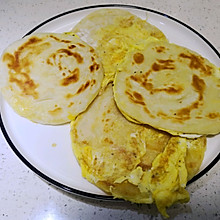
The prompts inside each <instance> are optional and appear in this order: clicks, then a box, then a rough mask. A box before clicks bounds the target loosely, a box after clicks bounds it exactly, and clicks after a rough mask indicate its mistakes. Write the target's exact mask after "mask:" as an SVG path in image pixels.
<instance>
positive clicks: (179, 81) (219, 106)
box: [114, 41, 220, 135]
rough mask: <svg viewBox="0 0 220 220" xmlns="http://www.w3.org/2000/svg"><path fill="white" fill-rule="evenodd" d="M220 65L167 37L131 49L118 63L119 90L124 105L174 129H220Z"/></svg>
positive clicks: (129, 112) (143, 119)
mask: <svg viewBox="0 0 220 220" xmlns="http://www.w3.org/2000/svg"><path fill="white" fill-rule="evenodd" d="M219 94H220V72H219V68H218V67H216V66H215V65H214V64H212V63H210V62H209V61H208V60H207V59H205V58H203V57H202V56H200V55H199V54H197V53H196V52H193V51H191V50H189V49H187V48H184V47H181V46H178V45H175V44H170V43H168V42H162V41H158V42H152V43H149V44H148V45H146V47H145V48H144V49H142V50H139V49H134V50H132V51H131V52H130V53H129V54H128V55H127V56H126V58H125V59H124V62H123V63H122V64H121V65H120V66H119V67H118V70H117V74H116V77H115V81H114V96H115V100H116V103H117V106H118V107H119V109H120V111H121V112H122V113H123V114H125V115H126V116H127V118H131V119H133V120H134V121H137V122H139V123H142V124H149V125H151V126H153V127H155V128H157V129H161V130H165V131H168V132H170V133H172V134H183V133H186V134H199V135H206V134H217V133H219V132H220V96H219Z"/></svg>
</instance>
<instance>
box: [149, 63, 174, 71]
mask: <svg viewBox="0 0 220 220" xmlns="http://www.w3.org/2000/svg"><path fill="white" fill-rule="evenodd" d="M151 68H152V70H153V71H155V72H157V71H161V70H173V69H175V65H174V60H157V62H155V63H154V64H152V66H151Z"/></svg>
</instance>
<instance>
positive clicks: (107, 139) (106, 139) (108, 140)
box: [104, 137, 114, 144]
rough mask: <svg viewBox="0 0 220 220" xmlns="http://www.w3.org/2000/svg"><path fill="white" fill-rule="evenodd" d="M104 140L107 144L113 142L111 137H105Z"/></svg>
mask: <svg viewBox="0 0 220 220" xmlns="http://www.w3.org/2000/svg"><path fill="white" fill-rule="evenodd" d="M104 142H105V143H107V144H113V143H114V142H113V141H112V140H111V139H109V138H107V137H106V138H105V139H104Z"/></svg>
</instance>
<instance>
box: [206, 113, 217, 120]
mask: <svg viewBox="0 0 220 220" xmlns="http://www.w3.org/2000/svg"><path fill="white" fill-rule="evenodd" d="M206 117H208V118H210V119H217V118H219V119H220V113H219V112H212V113H209V114H208V115H207V116H206Z"/></svg>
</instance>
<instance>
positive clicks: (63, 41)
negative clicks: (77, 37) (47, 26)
mask: <svg viewBox="0 0 220 220" xmlns="http://www.w3.org/2000/svg"><path fill="white" fill-rule="evenodd" d="M50 37H51V38H53V39H54V40H56V41H58V42H62V43H66V44H69V43H71V42H72V41H70V40H63V39H59V38H58V37H55V36H54V35H50Z"/></svg>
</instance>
